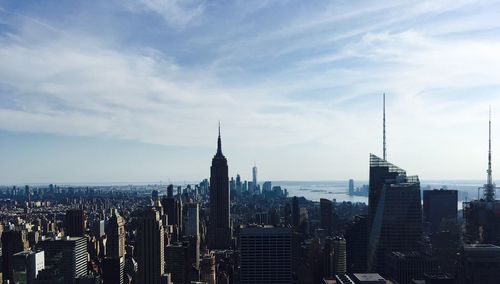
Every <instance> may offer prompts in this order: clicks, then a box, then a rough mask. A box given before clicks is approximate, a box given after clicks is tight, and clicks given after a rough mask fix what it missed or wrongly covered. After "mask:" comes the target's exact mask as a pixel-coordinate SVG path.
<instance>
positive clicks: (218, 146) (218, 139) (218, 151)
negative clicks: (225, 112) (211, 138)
mask: <svg viewBox="0 0 500 284" xmlns="http://www.w3.org/2000/svg"><path fill="white" fill-rule="evenodd" d="M221 144H222V143H221V139H220V120H219V137H218V138H217V154H222V145H221Z"/></svg>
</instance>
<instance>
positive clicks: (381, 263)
mask: <svg viewBox="0 0 500 284" xmlns="http://www.w3.org/2000/svg"><path fill="white" fill-rule="evenodd" d="M368 219H369V227H370V228H369V238H368V240H369V241H368V269H369V270H370V271H376V272H383V271H385V255H386V254H387V253H390V252H391V251H413V250H418V248H419V243H420V241H421V239H422V207H421V198H420V181H419V180H418V177H417V176H406V172H405V171H404V170H403V169H401V168H399V167H396V166H394V165H393V164H391V163H389V162H387V161H386V160H385V159H381V158H379V157H377V156H375V155H373V154H370V191H369V196H368Z"/></svg>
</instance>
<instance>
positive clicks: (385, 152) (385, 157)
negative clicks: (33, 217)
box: [382, 93, 387, 161]
mask: <svg viewBox="0 0 500 284" xmlns="http://www.w3.org/2000/svg"><path fill="white" fill-rule="evenodd" d="M383 102H384V106H383V110H384V115H383V142H382V143H383V145H382V147H383V158H384V161H385V160H387V148H386V144H385V143H386V142H385V93H384V95H383Z"/></svg>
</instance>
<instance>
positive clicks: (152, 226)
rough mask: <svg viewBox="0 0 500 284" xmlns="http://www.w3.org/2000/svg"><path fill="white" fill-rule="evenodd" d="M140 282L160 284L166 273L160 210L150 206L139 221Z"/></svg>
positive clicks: (142, 283) (143, 283)
mask: <svg viewBox="0 0 500 284" xmlns="http://www.w3.org/2000/svg"><path fill="white" fill-rule="evenodd" d="M137 246H138V254H139V255H138V256H139V257H138V260H137V263H138V268H139V271H138V277H137V283H138V284H160V283H161V277H162V276H163V274H164V273H165V262H164V254H163V253H164V252H163V250H164V238H163V226H162V222H161V217H160V212H158V211H156V210H155V208H154V207H148V208H147V209H146V210H145V212H144V214H143V216H142V218H141V219H140V221H139V230H138V236H137Z"/></svg>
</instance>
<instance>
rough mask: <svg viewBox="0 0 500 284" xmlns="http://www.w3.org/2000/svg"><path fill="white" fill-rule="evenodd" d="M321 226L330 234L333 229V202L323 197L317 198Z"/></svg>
mask: <svg viewBox="0 0 500 284" xmlns="http://www.w3.org/2000/svg"><path fill="white" fill-rule="evenodd" d="M319 207H320V213H321V216H320V217H321V218H320V219H321V220H320V221H321V228H323V229H324V230H325V232H326V234H328V235H330V234H331V233H332V231H333V203H332V202H331V201H330V200H328V199H325V198H321V199H320V200H319Z"/></svg>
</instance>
